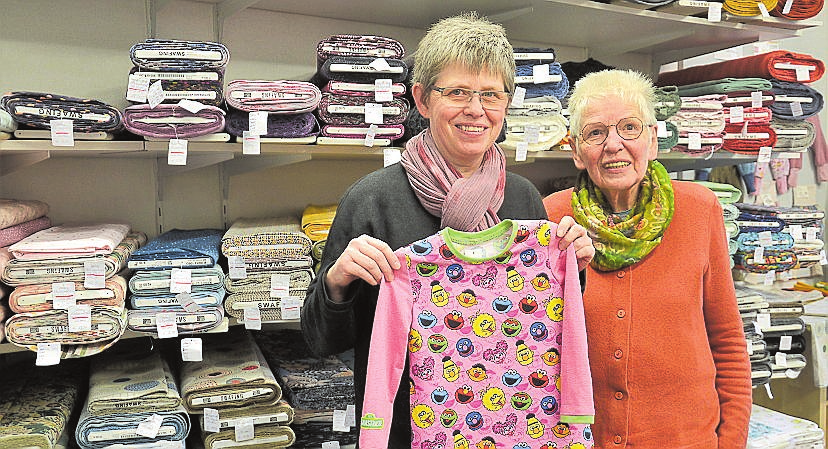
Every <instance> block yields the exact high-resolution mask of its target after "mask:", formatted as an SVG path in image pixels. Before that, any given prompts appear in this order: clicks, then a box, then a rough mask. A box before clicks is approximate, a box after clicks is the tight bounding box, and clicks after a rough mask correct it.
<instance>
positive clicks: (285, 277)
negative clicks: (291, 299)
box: [270, 273, 290, 298]
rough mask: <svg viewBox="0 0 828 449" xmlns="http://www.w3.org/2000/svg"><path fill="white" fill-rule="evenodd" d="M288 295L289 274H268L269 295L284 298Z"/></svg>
mask: <svg viewBox="0 0 828 449" xmlns="http://www.w3.org/2000/svg"><path fill="white" fill-rule="evenodd" d="M289 295H290V274H289V273H274V274H271V275H270V297H271V298H284V297H287V296H289Z"/></svg>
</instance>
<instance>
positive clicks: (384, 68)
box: [368, 58, 391, 72]
mask: <svg viewBox="0 0 828 449" xmlns="http://www.w3.org/2000/svg"><path fill="white" fill-rule="evenodd" d="M368 67H371V68H372V69H374V70H376V71H377V72H389V71H391V66H390V65H389V64H388V61H386V60H385V59H383V58H377V59H374V60H373V61H371V63H370V64H368Z"/></svg>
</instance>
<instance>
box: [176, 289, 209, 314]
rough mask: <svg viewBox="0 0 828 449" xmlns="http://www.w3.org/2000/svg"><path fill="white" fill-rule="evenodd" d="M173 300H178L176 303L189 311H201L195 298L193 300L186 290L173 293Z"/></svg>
mask: <svg viewBox="0 0 828 449" xmlns="http://www.w3.org/2000/svg"><path fill="white" fill-rule="evenodd" d="M175 300H176V301H178V304H179V305H180V306H181V307H182V308H183V309H184V310H186V311H187V312H189V313H195V312H201V311H202V310H203V309H202V307H201V306H200V305H198V304H197V303H196V302H195V300H193V297H192V296H190V294H189V293H187V292H181V293H179V294H177V295H175Z"/></svg>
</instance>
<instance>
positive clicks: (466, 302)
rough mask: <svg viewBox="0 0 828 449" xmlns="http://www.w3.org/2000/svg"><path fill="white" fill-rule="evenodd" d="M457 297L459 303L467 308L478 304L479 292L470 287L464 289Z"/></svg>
mask: <svg viewBox="0 0 828 449" xmlns="http://www.w3.org/2000/svg"><path fill="white" fill-rule="evenodd" d="M455 299H457V303H458V304H460V305H461V306H463V307H466V308H468V307H473V306H476V305H477V294H475V293H474V290H472V289H470V288H467V289H465V290H463V291H462V292H461V293H460V294H459V295H457V298H455Z"/></svg>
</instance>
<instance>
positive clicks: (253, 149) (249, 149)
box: [231, 131, 262, 279]
mask: <svg viewBox="0 0 828 449" xmlns="http://www.w3.org/2000/svg"><path fill="white" fill-rule="evenodd" d="M242 154H262V138H261V137H260V136H259V135H258V134H255V133H252V132H250V131H242ZM245 277H246V276H245ZM231 279H239V278H231ZM242 279H243V278H242Z"/></svg>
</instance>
